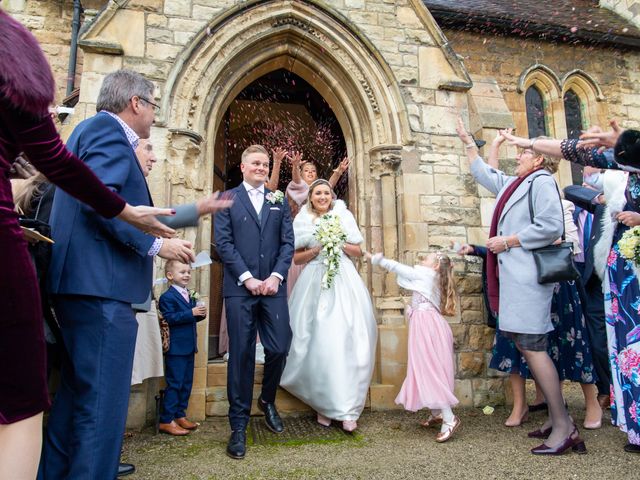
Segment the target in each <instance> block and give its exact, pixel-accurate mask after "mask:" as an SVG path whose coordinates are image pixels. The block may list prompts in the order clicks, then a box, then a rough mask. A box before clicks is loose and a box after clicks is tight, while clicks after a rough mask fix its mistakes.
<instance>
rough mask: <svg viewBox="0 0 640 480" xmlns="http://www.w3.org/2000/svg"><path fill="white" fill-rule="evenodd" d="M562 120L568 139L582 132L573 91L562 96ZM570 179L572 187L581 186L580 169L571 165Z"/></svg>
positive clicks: (578, 98) (579, 112)
mask: <svg viewBox="0 0 640 480" xmlns="http://www.w3.org/2000/svg"><path fill="white" fill-rule="evenodd" d="M563 101H564V118H565V121H566V123H567V136H568V138H578V137H579V136H580V132H581V131H582V128H583V125H582V111H581V107H580V97H578V95H577V94H576V92H574V91H573V90H567V92H566V93H565V94H564V98H563ZM571 178H572V180H573V184H574V185H581V184H582V167H581V166H579V165H577V164H575V163H572V164H571Z"/></svg>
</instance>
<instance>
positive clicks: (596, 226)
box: [564, 185, 605, 284]
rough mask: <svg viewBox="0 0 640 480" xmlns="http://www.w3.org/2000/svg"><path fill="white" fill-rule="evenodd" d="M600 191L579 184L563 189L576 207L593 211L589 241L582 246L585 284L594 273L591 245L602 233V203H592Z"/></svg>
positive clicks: (566, 196)
mask: <svg viewBox="0 0 640 480" xmlns="http://www.w3.org/2000/svg"><path fill="white" fill-rule="evenodd" d="M601 193H602V192H599V191H597V190H594V189H593V188H587V187H581V186H579V185H569V186H567V187H565V189H564V196H565V198H566V199H567V200H569V201H570V202H573V203H574V204H575V205H576V206H577V207H580V208H583V209H584V210H586V211H588V212H590V213H593V221H592V222H591V235H590V236H589V242H588V243H587V245H585V246H584V272H583V275H582V278H583V279H584V282H585V284H586V283H587V282H588V281H589V279H590V278H591V276H592V275H593V274H594V273H595V272H594V270H593V267H594V263H593V261H594V258H593V247H594V246H595V244H596V243H598V240H600V236H601V235H602V226H601V225H602V223H601V222H602V216H603V215H604V212H605V209H604V206H603V205H600V204H599V203H593V199H594V198H595V197H597V196H598V195H600V194H601Z"/></svg>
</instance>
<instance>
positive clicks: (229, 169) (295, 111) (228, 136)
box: [209, 69, 349, 359]
mask: <svg viewBox="0 0 640 480" xmlns="http://www.w3.org/2000/svg"><path fill="white" fill-rule="evenodd" d="M253 144H260V145H263V146H264V147H266V149H267V151H269V152H270V153H271V151H272V150H273V149H275V148H277V147H281V148H284V149H285V150H287V151H288V152H293V151H300V152H302V154H303V160H307V161H309V160H310V161H313V162H314V163H315V164H316V165H317V167H318V176H319V178H326V179H328V178H329V177H330V176H331V173H332V172H333V169H334V168H336V166H337V165H338V164H339V163H340V161H341V160H342V159H343V158H344V157H345V156H346V153H347V149H346V144H345V141H344V136H343V134H342V130H341V128H340V125H339V123H338V120H337V118H336V116H335V114H334V113H333V111H332V110H331V108H330V107H329V104H328V103H327V102H326V101H325V99H324V98H323V97H322V95H320V93H318V91H317V90H315V89H314V88H313V87H312V86H311V85H310V84H309V83H308V82H306V81H305V80H304V79H302V78H301V77H299V76H298V75H296V74H294V73H292V72H290V71H288V70H284V69H279V70H275V71H273V72H270V73H268V74H266V75H264V76H262V77H260V78H258V79H257V80H255V81H254V82H252V83H251V84H249V85H248V86H247V87H246V88H245V89H244V90H242V92H240V93H239V94H238V96H237V97H236V98H235V99H234V100H233V102H231V104H230V105H229V108H228V109H227V111H226V112H225V115H224V118H223V119H222V122H221V124H220V127H219V128H218V132H217V135H216V142H215V162H214V164H215V166H214V182H213V183H214V189H217V190H228V189H230V188H234V187H236V186H237V185H239V184H240V182H241V181H242V175H241V173H240V156H241V155H242V152H243V150H244V149H245V148H247V147H248V146H249V145H253ZM272 161H273V159H272ZM290 181H291V165H290V164H289V163H288V162H287V160H286V159H285V160H284V161H283V163H282V167H281V169H280V179H279V182H278V188H279V189H280V190H281V191H283V192H284V191H286V188H287V185H288V184H289V182H290ZM335 190H336V194H337V195H338V197H339V198H342V199H344V200H345V201H347V200H348V196H349V195H348V192H349V185H348V175H343V177H342V178H341V180H340V182H338V185H336V189H335ZM212 238H214V239H215V232H212ZM210 299H211V301H210V309H209V310H210V311H209V314H210V316H211V317H210V320H209V359H214V358H216V357H219V356H220V355H221V354H223V353H224V351H223V350H224V349H221V348H219V343H220V342H219V339H220V323H221V315H222V265H221V264H220V263H214V265H212V268H211V291H210ZM222 343H224V342H222Z"/></svg>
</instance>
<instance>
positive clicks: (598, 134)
mask: <svg viewBox="0 0 640 480" xmlns="http://www.w3.org/2000/svg"><path fill="white" fill-rule="evenodd" d="M609 125H610V126H611V130H609V131H608V132H603V131H602V130H601V129H599V130H600V131H598V130H596V129H593V130H594V131H591V129H589V130H588V131H586V132H585V133H583V134H582V135H580V145H581V146H583V147H606V148H613V147H615V145H616V142H617V141H618V138H619V137H620V135H622V132H624V129H623V128H621V127H620V125H618V122H617V121H616V120H615V119H614V120H611V121H610V122H609ZM598 128H599V127H598Z"/></svg>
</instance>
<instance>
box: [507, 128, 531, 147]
mask: <svg viewBox="0 0 640 480" xmlns="http://www.w3.org/2000/svg"><path fill="white" fill-rule="evenodd" d="M507 130H511V129H505V130H500V135H501V136H502V137H504V139H505V140H506V141H507V143H508V144H509V145H515V146H516V147H520V148H530V147H531V140H530V139H529V138H524V137H516V136H515V135H514V134H513V133H511V131H507Z"/></svg>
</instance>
